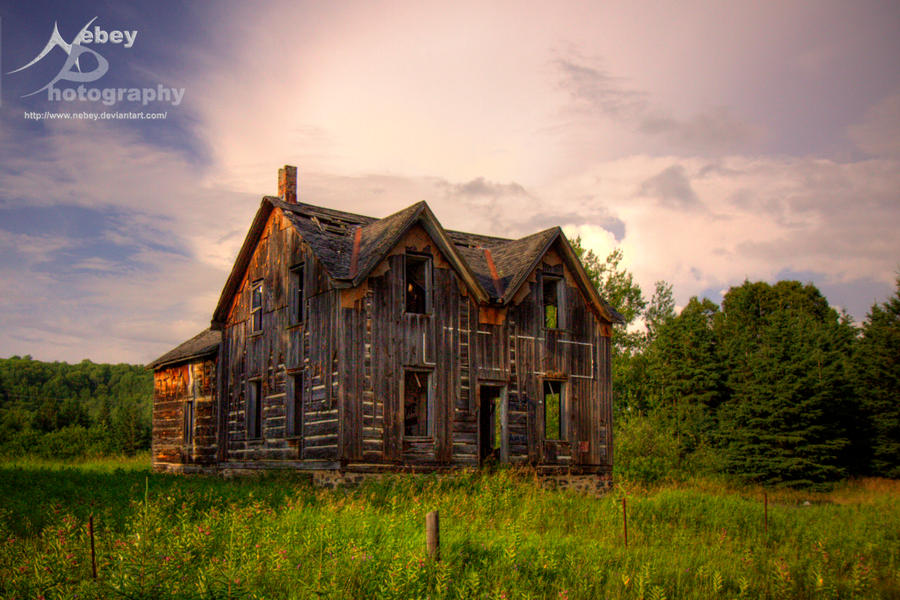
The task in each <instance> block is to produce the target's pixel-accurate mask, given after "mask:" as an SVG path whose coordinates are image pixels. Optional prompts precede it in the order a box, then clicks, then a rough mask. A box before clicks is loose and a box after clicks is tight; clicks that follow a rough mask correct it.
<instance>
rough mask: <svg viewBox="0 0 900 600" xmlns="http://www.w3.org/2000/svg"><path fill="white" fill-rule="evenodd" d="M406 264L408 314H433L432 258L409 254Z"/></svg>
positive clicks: (405, 281) (405, 278) (405, 285)
mask: <svg viewBox="0 0 900 600" xmlns="http://www.w3.org/2000/svg"><path fill="white" fill-rule="evenodd" d="M405 264H406V266H405V269H404V276H405V277H404V288H405V289H406V312H408V313H417V314H425V313H429V312H431V257H430V256H417V255H415V254H407V255H406V256H405Z"/></svg>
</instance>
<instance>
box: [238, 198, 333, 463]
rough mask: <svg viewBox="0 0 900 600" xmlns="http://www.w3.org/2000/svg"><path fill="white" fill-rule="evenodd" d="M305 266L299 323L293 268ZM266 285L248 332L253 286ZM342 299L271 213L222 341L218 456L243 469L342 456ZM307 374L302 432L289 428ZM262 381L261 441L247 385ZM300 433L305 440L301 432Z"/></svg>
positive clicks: (277, 214)
mask: <svg viewBox="0 0 900 600" xmlns="http://www.w3.org/2000/svg"><path fill="white" fill-rule="evenodd" d="M301 263H302V264H303V265H304V268H303V276H304V282H303V283H304V289H305V291H306V301H305V302H306V306H305V310H304V313H305V314H304V317H305V318H304V319H303V321H302V322H300V323H296V322H295V320H294V319H293V317H292V315H293V314H294V313H293V311H295V310H296V307H295V305H294V303H295V301H296V300H295V297H292V296H293V293H292V292H293V289H294V283H293V281H292V277H293V273H292V268H293V267H295V266H297V265H299V264H301ZM259 280H262V282H263V301H262V329H261V331H260V332H252V331H251V323H250V313H251V287H252V285H253V283H254V282H257V281H259ZM338 308H339V302H338V294H337V291H336V290H334V289H333V287H332V285H331V282H330V278H329V277H328V274H327V273H326V272H325V270H324V268H323V267H322V266H321V265H320V264H319V262H318V261H317V260H316V259H315V258H314V256H313V254H312V252H311V250H310V249H309V248H308V247H306V246H305V245H304V244H303V242H302V240H301V239H300V237H299V236H298V235H297V233H296V232H295V230H294V229H293V228H292V227H291V225H290V224H289V222H288V221H287V219H286V217H284V215H283V214H282V213H281V211H280V210H275V211H273V213H272V215H271V216H270V217H269V222H268V223H267V224H266V228H265V231H264V233H263V234H262V237H261V239H260V241H259V242H258V244H257V246H256V250H255V252H254V254H253V257H252V259H251V261H250V265H249V267H248V270H247V273H246V274H245V276H244V279H243V282H242V284H241V287H240V290H239V292H238V293H237V294H236V296H235V300H234V304H233V306H232V308H231V312H230V314H229V317H228V320H227V322H226V324H225V328H224V331H223V336H222V350H221V351H222V356H223V357H224V359H225V362H224V364H223V368H222V369H221V371H220V376H221V378H222V382H221V389H222V394H223V406H224V411H223V412H224V415H223V419H222V421H221V425H222V434H221V436H222V439H221V443H222V446H223V451H222V453H221V455H220V459H221V460H223V461H225V462H228V463H232V464H235V465H240V464H241V463H247V466H250V465H251V464H256V465H258V464H259V461H286V462H297V461H323V460H325V461H335V460H337V459H338V436H339V434H340V428H339V393H338V391H339V390H338V385H339V377H338V344H337V327H336V316H337V310H338ZM297 374H300V375H302V381H303V387H304V389H303V390H302V393H301V399H302V410H303V419H302V432H298V434H294V433H293V432H290V431H289V429H288V421H287V419H288V417H290V416H292V414H293V410H294V406H293V405H292V402H293V398H294V397H295V395H294V389H293V385H294V383H293V382H294V379H293V376H294V375H297ZM255 381H259V382H260V388H261V392H262V393H261V399H260V401H261V402H262V410H261V416H262V424H261V436H260V437H259V438H257V439H253V438H252V437H251V436H249V435H248V428H247V400H248V394H249V387H250V385H251V384H252V383H253V382H255ZM301 434H302V435H301Z"/></svg>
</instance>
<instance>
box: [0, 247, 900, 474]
mask: <svg viewBox="0 0 900 600" xmlns="http://www.w3.org/2000/svg"><path fill="white" fill-rule="evenodd" d="M573 246H574V247H575V250H576V252H577V253H578V254H579V256H580V257H581V259H582V263H583V264H584V265H585V268H586V270H587V272H588V274H589V275H590V277H591V279H592V281H593V283H594V285H596V287H597V288H598V290H599V291H600V294H601V296H602V297H604V298H605V299H607V300H608V301H609V302H610V304H612V306H614V307H616V308H617V309H618V310H619V312H621V313H622V314H623V315H624V317H625V320H626V324H625V325H624V326H621V327H617V328H616V329H615V330H614V332H613V388H614V407H615V457H614V462H615V469H616V473H617V475H618V476H625V477H626V478H628V479H632V480H640V481H645V482H654V481H657V480H664V479H678V478H679V477H687V476H688V475H696V474H709V475H713V474H723V475H727V476H731V477H734V478H735V479H737V480H741V481H745V482H747V483H755V484H761V485H764V486H789V487H800V488H816V487H821V486H827V485H828V484H829V483H830V482H834V481H837V480H840V479H844V478H847V477H854V476H869V475H874V476H880V477H890V478H900V402H898V398H900V364H898V360H900V277H898V280H897V288H896V290H895V293H894V295H893V296H892V297H891V298H889V299H887V300H886V301H885V302H883V303H876V304H874V305H873V306H872V307H871V309H870V311H869V313H868V315H867V316H866V319H865V321H864V322H863V323H861V324H857V323H854V322H853V320H852V318H851V317H850V316H849V315H848V314H846V313H841V312H838V311H836V310H835V309H834V308H833V307H831V306H830V304H829V302H828V300H827V298H826V297H825V296H824V295H823V294H822V293H821V292H820V291H819V290H818V289H817V288H816V287H815V286H814V285H812V284H810V283H806V284H804V283H800V282H797V281H779V282H777V283H775V284H769V283H766V282H750V281H745V282H744V283H743V284H741V285H739V286H734V287H732V288H731V289H730V290H728V292H727V293H726V294H725V295H724V297H723V299H722V302H721V305H718V304H716V303H714V302H712V301H711V300H709V299H705V298H703V299H699V298H696V297H694V298H691V299H690V301H689V302H688V303H687V304H686V305H685V306H684V307H683V308H682V309H681V311H680V312H676V310H675V301H674V294H673V290H672V286H671V285H670V284H668V283H666V282H665V281H660V282H657V283H656V286H655V289H654V291H653V293H652V295H651V296H650V298H649V299H648V298H647V297H646V296H645V294H644V291H643V290H642V289H641V288H640V286H639V285H638V284H637V283H636V282H635V281H634V277H633V276H632V274H631V273H629V272H628V270H627V269H625V268H624V267H622V260H623V254H622V251H621V250H620V249H617V250H614V251H613V252H612V253H610V254H609V256H607V257H606V258H605V260H601V258H600V257H598V256H597V255H596V254H595V253H594V252H593V251H591V250H588V249H585V248H584V247H583V246H582V244H581V242H580V240H579V239H576V240H575V241H574V243H573ZM152 387H153V382H152V375H151V373H150V372H149V371H147V370H146V369H145V368H144V367H142V366H136V365H126V364H118V365H109V364H96V363H93V362H91V361H89V360H84V361H82V362H80V363H78V364H74V365H70V364H67V363H61V362H54V363H46V362H40V361H37V360H33V359H32V358H31V357H29V356H25V357H18V356H14V357H12V358H7V359H0V456H8V457H9V456H25V455H36V456H41V457H45V458H75V457H96V456H105V455H132V454H134V453H135V452H137V451H140V450H145V449H148V448H149V444H150V410H151V395H152Z"/></svg>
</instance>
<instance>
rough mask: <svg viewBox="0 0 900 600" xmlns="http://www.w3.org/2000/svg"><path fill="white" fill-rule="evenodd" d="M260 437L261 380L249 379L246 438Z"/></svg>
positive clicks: (255, 438) (254, 438)
mask: <svg viewBox="0 0 900 600" xmlns="http://www.w3.org/2000/svg"><path fill="white" fill-rule="evenodd" d="M261 437H262V382H261V381H260V380H258V379H257V380H255V381H251V382H249V383H248V384H247V439H248V440H257V439H259V438H261Z"/></svg>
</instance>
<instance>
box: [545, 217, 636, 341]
mask: <svg viewBox="0 0 900 600" xmlns="http://www.w3.org/2000/svg"><path fill="white" fill-rule="evenodd" d="M557 229H559V228H557ZM556 239H558V240H559V241H560V245H561V246H562V249H563V255H564V257H565V258H567V259H568V262H569V267H570V268H571V269H572V271H573V272H574V274H575V277H576V279H577V281H578V282H579V283H580V284H581V288H582V291H584V292H586V293H587V294H588V297H589V298H590V299H591V303H592V304H593V305H594V306H595V307H596V308H597V310H598V311H599V312H600V314H601V315H602V316H603V317H604V318H605V319H606V320H608V321H609V322H611V323H618V324H620V325H624V324H625V317H623V316H622V315H621V314H620V313H619V312H618V311H617V310H615V309H614V308H613V307H612V306H610V305H609V304H608V303H607V302H605V301H604V300H603V298H601V297H600V292H598V291H597V289H596V288H595V287H594V286H593V284H592V283H591V278H590V277H589V276H588V274H587V271H585V270H584V265H582V264H581V260H580V259H579V258H578V254H577V253H576V252H575V249H574V248H572V245H571V244H570V243H569V240H568V238H566V234H565V233H563V231H562V229H559V235H558V236H556Z"/></svg>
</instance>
